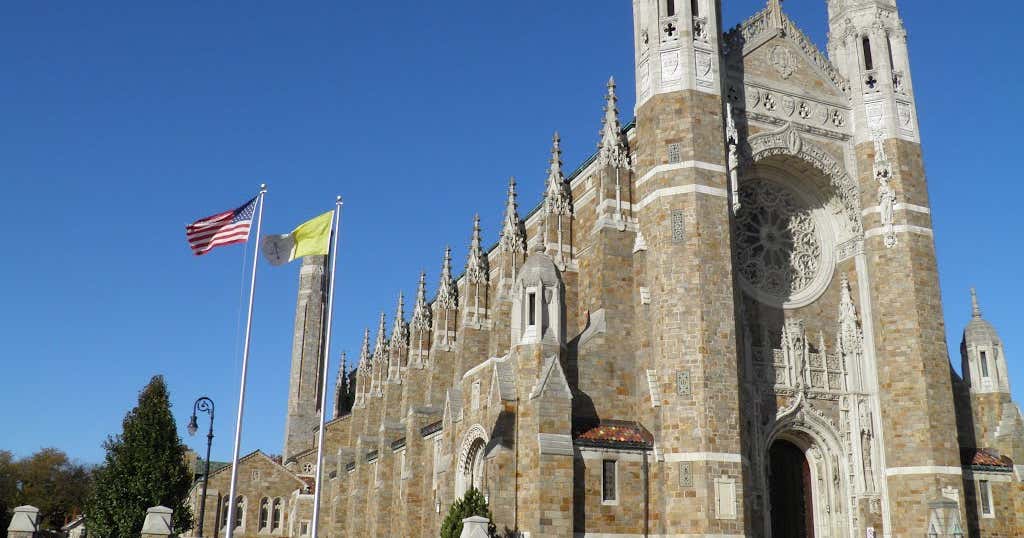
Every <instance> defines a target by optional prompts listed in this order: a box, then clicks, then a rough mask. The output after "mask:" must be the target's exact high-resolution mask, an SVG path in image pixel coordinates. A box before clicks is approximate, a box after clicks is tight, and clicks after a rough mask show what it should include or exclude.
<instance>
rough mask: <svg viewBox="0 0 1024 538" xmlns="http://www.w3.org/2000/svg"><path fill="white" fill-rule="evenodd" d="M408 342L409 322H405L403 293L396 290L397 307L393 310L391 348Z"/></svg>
mask: <svg viewBox="0 0 1024 538" xmlns="http://www.w3.org/2000/svg"><path fill="white" fill-rule="evenodd" d="M408 343H409V324H408V323H406V322H405V295H404V294H403V293H402V292H398V309H397V310H396V311H395V325H394V327H392V328H391V344H390V345H391V348H392V349H397V348H398V347H401V346H405V345H406V344H408Z"/></svg>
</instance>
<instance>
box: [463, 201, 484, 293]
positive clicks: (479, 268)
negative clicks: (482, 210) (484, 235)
mask: <svg viewBox="0 0 1024 538" xmlns="http://www.w3.org/2000/svg"><path fill="white" fill-rule="evenodd" d="M482 242H483V241H482V240H481V238H480V214H479V213H477V214H476V216H474V217H473V240H472V241H471V242H470V244H469V255H468V256H467V257H466V281H467V282H469V283H470V284H487V280H488V273H489V272H490V271H489V267H488V265H487V254H485V253H484V249H483V246H482Z"/></svg>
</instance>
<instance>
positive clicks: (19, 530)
mask: <svg viewBox="0 0 1024 538" xmlns="http://www.w3.org/2000/svg"><path fill="white" fill-rule="evenodd" d="M38 522H39V509H38V508H36V507H35V506H28V505H26V506H19V507H17V508H15V509H14V517H13V518H11V524H10V525H8V526H7V538H33V537H34V536H35V535H36V531H37V530H39V524H38Z"/></svg>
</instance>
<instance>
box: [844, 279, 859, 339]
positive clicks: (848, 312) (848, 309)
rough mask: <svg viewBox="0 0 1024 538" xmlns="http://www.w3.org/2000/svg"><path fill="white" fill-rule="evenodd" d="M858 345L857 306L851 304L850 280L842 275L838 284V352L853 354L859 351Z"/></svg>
mask: <svg viewBox="0 0 1024 538" xmlns="http://www.w3.org/2000/svg"><path fill="white" fill-rule="evenodd" d="M860 344H861V333H860V326H859V325H858V321H857V306H856V305H854V304H853V294H852V293H851V291H850V280H849V279H848V278H846V275H843V277H842V279H841V281H840V284H839V351H840V352H842V353H847V354H848V353H854V352H857V351H859V350H860Z"/></svg>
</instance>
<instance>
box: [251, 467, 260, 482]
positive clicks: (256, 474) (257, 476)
mask: <svg viewBox="0 0 1024 538" xmlns="http://www.w3.org/2000/svg"><path fill="white" fill-rule="evenodd" d="M252 479H253V480H259V479H260V472H259V470H258V469H254V470H253V471H252Z"/></svg>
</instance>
